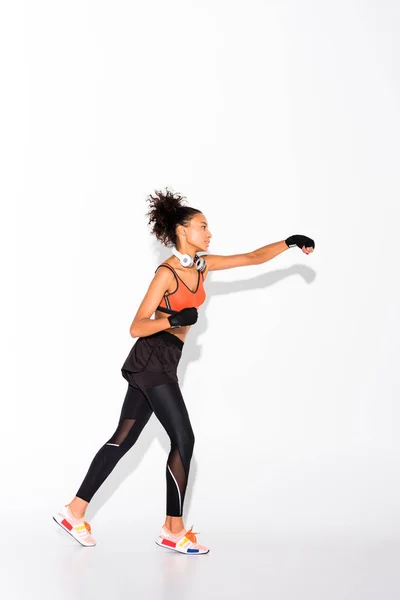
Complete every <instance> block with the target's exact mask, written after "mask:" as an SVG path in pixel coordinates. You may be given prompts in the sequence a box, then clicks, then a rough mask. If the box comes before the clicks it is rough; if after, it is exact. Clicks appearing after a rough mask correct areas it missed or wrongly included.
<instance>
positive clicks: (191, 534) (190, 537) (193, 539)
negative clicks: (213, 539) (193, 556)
mask: <svg viewBox="0 0 400 600" xmlns="http://www.w3.org/2000/svg"><path fill="white" fill-rule="evenodd" d="M192 529H193V525H192V526H191V528H190V529H188V530H187V532H186V533H185V536H186V537H187V539H188V540H190V541H191V542H193V544H196V542H197V537H196V534H197V535H198V534H199V533H200V531H192Z"/></svg>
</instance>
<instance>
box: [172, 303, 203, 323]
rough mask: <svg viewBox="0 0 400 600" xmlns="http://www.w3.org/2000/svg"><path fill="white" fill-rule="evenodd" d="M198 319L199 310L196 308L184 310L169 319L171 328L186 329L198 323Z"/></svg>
mask: <svg viewBox="0 0 400 600" xmlns="http://www.w3.org/2000/svg"><path fill="white" fill-rule="evenodd" d="M197 317H198V313H197V308H195V307H194V306H192V307H190V308H183V309H182V310H180V311H179V312H176V313H175V314H174V315H171V316H170V317H168V321H169V322H170V325H171V327H185V326H186V325H193V324H194V323H196V321H197Z"/></svg>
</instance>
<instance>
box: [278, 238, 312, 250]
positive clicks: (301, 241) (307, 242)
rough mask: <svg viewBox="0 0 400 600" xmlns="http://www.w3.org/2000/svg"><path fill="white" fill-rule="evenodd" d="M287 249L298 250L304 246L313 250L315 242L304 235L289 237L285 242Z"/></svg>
mask: <svg viewBox="0 0 400 600" xmlns="http://www.w3.org/2000/svg"><path fill="white" fill-rule="evenodd" d="M285 242H286V244H287V246H288V248H292V247H293V246H298V247H299V248H300V250H301V249H302V248H303V246H305V247H306V248H310V247H311V248H315V242H314V240H312V239H311V238H309V237H307V236H306V235H291V236H290V237H288V238H287V240H285Z"/></svg>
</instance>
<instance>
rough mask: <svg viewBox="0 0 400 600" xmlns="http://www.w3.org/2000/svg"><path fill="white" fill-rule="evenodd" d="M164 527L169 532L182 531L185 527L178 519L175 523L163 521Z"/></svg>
mask: <svg viewBox="0 0 400 600" xmlns="http://www.w3.org/2000/svg"><path fill="white" fill-rule="evenodd" d="M164 527H165V529H166V530H167V531H169V532H170V533H173V534H175V533H180V532H181V531H183V530H184V529H185V527H184V525H183V522H182V521H178V522H177V523H174V522H172V523H171V521H166V522H165V523H164Z"/></svg>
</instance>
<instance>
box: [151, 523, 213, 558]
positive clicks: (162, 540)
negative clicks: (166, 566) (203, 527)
mask: <svg viewBox="0 0 400 600" xmlns="http://www.w3.org/2000/svg"><path fill="white" fill-rule="evenodd" d="M192 529H193V525H192V526H191V528H190V529H188V530H186V529H182V531H180V532H179V533H172V532H171V531H169V530H168V529H167V528H166V527H165V526H164V525H163V526H162V527H161V533H160V535H159V536H158V538H157V539H156V544H157V545H158V546H162V547H163V548H169V549H170V550H175V551H176V552H182V554H207V553H208V552H210V550H209V548H206V546H201V545H200V544H198V543H197V538H196V532H194V531H192ZM197 533H198V532H197Z"/></svg>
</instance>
